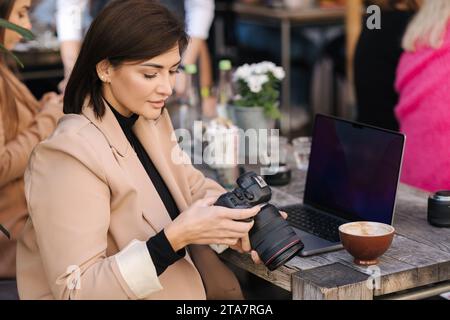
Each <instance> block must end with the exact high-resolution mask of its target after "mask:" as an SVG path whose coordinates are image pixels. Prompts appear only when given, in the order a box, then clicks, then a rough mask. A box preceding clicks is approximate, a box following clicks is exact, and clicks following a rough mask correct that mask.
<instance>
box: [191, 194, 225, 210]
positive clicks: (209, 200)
mask: <svg viewBox="0 0 450 320" xmlns="http://www.w3.org/2000/svg"><path fill="white" fill-rule="evenodd" d="M218 198H219V196H210V197H206V198H203V199H200V200H197V201H195V202H194V204H193V205H194V206H197V207H209V206H212V205H213V204H214V203H216V201H217V199H218Z"/></svg>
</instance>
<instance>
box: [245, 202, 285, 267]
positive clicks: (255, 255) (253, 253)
mask: <svg viewBox="0 0 450 320" xmlns="http://www.w3.org/2000/svg"><path fill="white" fill-rule="evenodd" d="M280 214H281V216H282V217H283V219H284V220H286V219H287V217H288V214H287V213H286V212H284V211H280ZM249 242H250V241H249ZM250 255H251V257H252V260H253V262H254V263H256V264H262V261H261V258H260V257H259V255H258V252H256V251H255V250H252V251H251V252H250Z"/></svg>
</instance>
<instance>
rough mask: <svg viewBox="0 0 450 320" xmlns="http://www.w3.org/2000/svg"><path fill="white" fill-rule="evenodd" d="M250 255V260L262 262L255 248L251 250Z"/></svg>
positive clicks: (257, 262)
mask: <svg viewBox="0 0 450 320" xmlns="http://www.w3.org/2000/svg"><path fill="white" fill-rule="evenodd" d="M250 255H251V257H252V260H253V262H254V263H256V264H261V263H262V261H261V259H260V258H259V255H258V252H256V251H255V250H252V251H251V252H250Z"/></svg>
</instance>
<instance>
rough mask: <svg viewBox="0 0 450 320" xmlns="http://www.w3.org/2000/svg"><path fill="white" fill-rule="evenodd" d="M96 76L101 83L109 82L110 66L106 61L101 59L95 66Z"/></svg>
mask: <svg viewBox="0 0 450 320" xmlns="http://www.w3.org/2000/svg"><path fill="white" fill-rule="evenodd" d="M95 68H96V71H97V76H98V77H99V79H100V80H101V81H102V82H106V83H110V82H111V73H112V65H111V63H110V62H109V61H108V60H107V59H103V60H102V61H100V62H99V63H97V65H96V66H95Z"/></svg>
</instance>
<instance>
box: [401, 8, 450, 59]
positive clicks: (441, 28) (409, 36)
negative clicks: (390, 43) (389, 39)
mask: <svg viewBox="0 0 450 320" xmlns="http://www.w3.org/2000/svg"><path fill="white" fill-rule="evenodd" d="M449 19H450V0H424V1H423V4H422V6H421V8H420V10H419V12H418V13H417V14H416V16H415V17H414V18H413V20H412V21H411V23H410V24H409V26H408V28H407V29H406V33H405V35H404V37H403V42H402V46H403V49H405V50H406V51H416V50H417V49H418V48H419V47H430V48H434V49H438V48H439V47H440V46H441V45H442V41H443V40H444V36H445V31H446V29H447V25H448V23H449Z"/></svg>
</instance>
